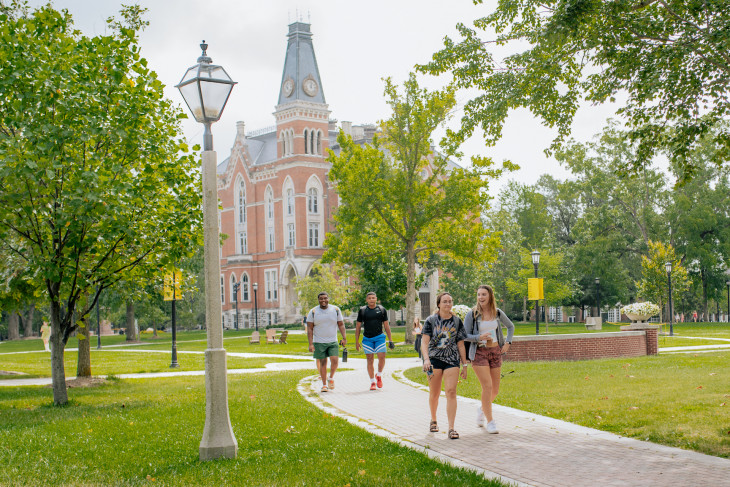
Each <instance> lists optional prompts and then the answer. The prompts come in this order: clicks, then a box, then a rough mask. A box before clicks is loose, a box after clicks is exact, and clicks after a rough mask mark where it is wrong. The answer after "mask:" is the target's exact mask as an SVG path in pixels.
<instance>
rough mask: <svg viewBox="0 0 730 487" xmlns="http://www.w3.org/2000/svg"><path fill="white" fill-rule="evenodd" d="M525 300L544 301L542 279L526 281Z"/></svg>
mask: <svg viewBox="0 0 730 487" xmlns="http://www.w3.org/2000/svg"><path fill="white" fill-rule="evenodd" d="M527 299H529V300H530V301H537V300H538V299H545V295H544V294H543V288H542V277H530V278H528V279H527Z"/></svg>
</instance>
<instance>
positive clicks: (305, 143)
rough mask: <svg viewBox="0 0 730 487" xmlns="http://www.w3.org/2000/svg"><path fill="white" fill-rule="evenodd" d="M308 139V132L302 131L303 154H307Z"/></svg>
mask: <svg viewBox="0 0 730 487" xmlns="http://www.w3.org/2000/svg"><path fill="white" fill-rule="evenodd" d="M308 137H309V130H307V129H304V153H305V154H309V144H307V140H308Z"/></svg>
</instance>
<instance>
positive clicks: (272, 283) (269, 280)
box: [264, 270, 279, 301]
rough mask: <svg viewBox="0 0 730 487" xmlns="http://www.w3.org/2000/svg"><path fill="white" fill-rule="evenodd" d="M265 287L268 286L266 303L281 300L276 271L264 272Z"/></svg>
mask: <svg viewBox="0 0 730 487" xmlns="http://www.w3.org/2000/svg"><path fill="white" fill-rule="evenodd" d="M264 285H265V286H266V301H276V300H277V299H279V288H278V286H277V284H276V270H270V271H265V272H264Z"/></svg>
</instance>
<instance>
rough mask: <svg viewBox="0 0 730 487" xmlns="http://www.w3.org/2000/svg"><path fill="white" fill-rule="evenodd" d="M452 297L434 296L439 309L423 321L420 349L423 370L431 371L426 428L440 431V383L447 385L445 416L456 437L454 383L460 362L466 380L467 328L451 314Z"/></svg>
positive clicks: (454, 437) (442, 294)
mask: <svg viewBox="0 0 730 487" xmlns="http://www.w3.org/2000/svg"><path fill="white" fill-rule="evenodd" d="M453 305H454V300H453V298H452V297H451V295H450V294H449V293H441V294H439V295H438V296H436V306H437V307H438V312H437V313H435V314H433V315H431V316H429V317H428V318H427V319H426V322H425V323H424V324H423V333H422V338H421V351H422V353H423V370H424V371H426V372H427V373H429V374H431V373H432V375H431V377H430V381H429V384H428V386H429V398H428V405H429V407H430V409H431V424H430V426H429V430H430V431H431V432H436V431H438V430H439V428H438V423H437V422H436V411H437V409H438V405H439V395H440V394H441V383H442V382H445V384H446V387H445V389H446V417H447V418H448V421H449V438H450V439H452V440H455V439H457V438H459V433H457V432H456V430H454V420H455V419H456V384H457V382H458V381H459V363H460V362H461V363H462V364H463V365H464V368H463V369H462V371H461V377H463V378H464V379H466V364H467V361H466V349H465V348H464V338H466V331H465V330H464V324H463V323H462V322H461V320H460V319H459V317H458V316H456V315H454V314H452V313H451V308H452V307H453Z"/></svg>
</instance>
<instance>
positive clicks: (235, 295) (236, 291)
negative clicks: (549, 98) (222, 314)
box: [233, 282, 241, 331]
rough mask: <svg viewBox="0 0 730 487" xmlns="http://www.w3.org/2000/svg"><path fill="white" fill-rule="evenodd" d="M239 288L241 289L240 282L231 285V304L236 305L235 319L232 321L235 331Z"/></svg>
mask: <svg viewBox="0 0 730 487" xmlns="http://www.w3.org/2000/svg"><path fill="white" fill-rule="evenodd" d="M239 287H241V283H240V282H234V283H233V302H234V303H235V304H236V319H235V320H234V324H235V327H236V331H238V288H239Z"/></svg>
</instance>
